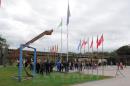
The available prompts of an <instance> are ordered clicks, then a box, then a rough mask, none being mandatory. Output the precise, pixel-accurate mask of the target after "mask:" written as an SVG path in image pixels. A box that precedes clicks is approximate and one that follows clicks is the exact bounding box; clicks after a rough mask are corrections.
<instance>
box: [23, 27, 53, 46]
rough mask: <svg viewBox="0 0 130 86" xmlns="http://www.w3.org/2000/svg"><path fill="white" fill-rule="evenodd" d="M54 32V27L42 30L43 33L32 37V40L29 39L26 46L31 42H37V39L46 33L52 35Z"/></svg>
mask: <svg viewBox="0 0 130 86" xmlns="http://www.w3.org/2000/svg"><path fill="white" fill-rule="evenodd" d="M52 32H53V29H51V30H46V31H44V32H42V33H41V34H39V35H38V36H36V37H34V38H33V39H31V40H30V41H28V42H27V43H25V44H24V46H29V45H30V44H31V43H33V42H35V41H36V40H38V39H40V38H41V37H43V36H44V35H51V34H52Z"/></svg>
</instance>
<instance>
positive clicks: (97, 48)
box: [96, 36, 99, 49]
mask: <svg viewBox="0 0 130 86" xmlns="http://www.w3.org/2000/svg"><path fill="white" fill-rule="evenodd" d="M96 43H97V49H98V46H99V45H98V44H99V43H98V36H97V41H96Z"/></svg>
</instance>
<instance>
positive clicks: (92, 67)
mask: <svg viewBox="0 0 130 86" xmlns="http://www.w3.org/2000/svg"><path fill="white" fill-rule="evenodd" d="M92 41H93V37H92ZM91 65H92V76H93V66H94V65H93V45H92V57H91Z"/></svg>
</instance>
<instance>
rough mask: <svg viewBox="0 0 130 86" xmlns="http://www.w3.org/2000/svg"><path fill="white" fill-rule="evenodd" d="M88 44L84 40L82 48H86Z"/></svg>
mask: <svg viewBox="0 0 130 86" xmlns="http://www.w3.org/2000/svg"><path fill="white" fill-rule="evenodd" d="M86 44H87V41H85V40H83V42H82V48H85V46H86Z"/></svg>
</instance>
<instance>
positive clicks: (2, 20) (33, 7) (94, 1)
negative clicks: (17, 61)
mask: <svg viewBox="0 0 130 86" xmlns="http://www.w3.org/2000/svg"><path fill="white" fill-rule="evenodd" d="M67 4H68V0H2V4H1V8H0V35H1V36H2V37H4V38H6V39H7V42H8V44H9V45H10V48H18V47H19V45H20V44H24V43H26V42H27V41H29V40H31V39H32V38H33V37H35V36H37V35H38V34H40V33H42V32H43V31H45V30H49V29H52V28H53V29H54V32H53V34H52V35H51V36H45V37H43V38H41V39H39V40H38V41H36V42H34V43H33V44H31V46H34V47H36V48H37V49H38V50H39V51H48V48H49V47H51V46H54V45H57V44H58V45H59V50H60V35H61V34H60V31H61V28H57V26H58V24H59V23H60V20H61V18H63V27H62V30H63V52H66V33H67V29H66V15H67ZM69 4H70V12H71V17H70V23H69V51H74V52H79V51H78V50H77V47H78V44H79V40H80V39H86V40H87V38H88V37H89V39H90V40H91V38H92V36H93V37H94V50H96V48H95V47H96V46H95V45H96V44H95V43H96V39H97V35H98V36H99V37H100V36H101V34H102V33H103V34H104V51H113V50H116V49H117V48H119V47H120V46H123V45H127V44H130V17H129V15H130V11H129V9H130V6H129V5H130V4H129V0H70V1H69ZM99 50H101V47H100V49H99ZM86 51H87V46H86ZM82 52H83V51H82Z"/></svg>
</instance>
